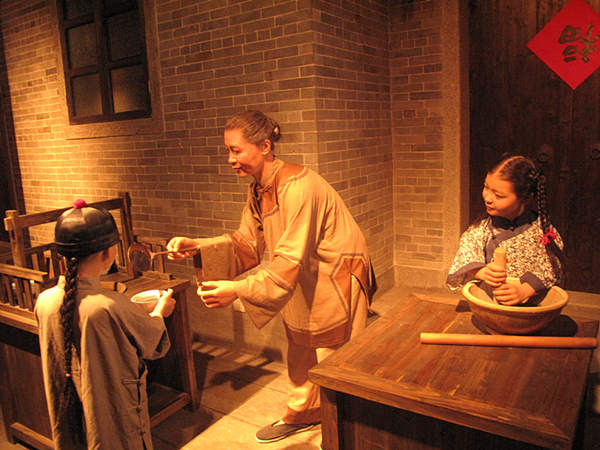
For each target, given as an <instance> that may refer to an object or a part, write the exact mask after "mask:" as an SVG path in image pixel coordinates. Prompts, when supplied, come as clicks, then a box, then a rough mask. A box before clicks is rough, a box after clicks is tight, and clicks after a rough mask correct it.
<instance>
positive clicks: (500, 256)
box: [490, 247, 506, 303]
mask: <svg viewBox="0 0 600 450" xmlns="http://www.w3.org/2000/svg"><path fill="white" fill-rule="evenodd" d="M492 264H493V265H494V266H496V267H498V268H500V269H504V270H506V249H505V248H502V247H496V249H495V250H494V256H492V262H491V263H490V265H492ZM493 300H494V301H495V302H496V303H498V300H496V296H494V297H493Z"/></svg>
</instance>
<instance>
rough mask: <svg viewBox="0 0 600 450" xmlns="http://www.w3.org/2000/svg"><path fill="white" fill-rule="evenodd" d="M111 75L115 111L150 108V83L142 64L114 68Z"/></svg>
mask: <svg viewBox="0 0 600 450" xmlns="http://www.w3.org/2000/svg"><path fill="white" fill-rule="evenodd" d="M110 77H111V82H112V93H113V104H114V108H115V113H120V112H125V111H137V110H149V109H150V106H149V105H150V96H149V94H148V83H147V81H146V77H145V75H144V67H143V66H142V65H138V66H131V67H122V68H120V69H115V70H112V71H111V73H110Z"/></svg>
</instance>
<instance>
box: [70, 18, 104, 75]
mask: <svg viewBox="0 0 600 450" xmlns="http://www.w3.org/2000/svg"><path fill="white" fill-rule="evenodd" d="M67 48H68V52H69V64H70V67H71V68H72V69H74V68H77V67H84V66H88V65H90V64H96V62H97V57H96V27H95V26H94V24H93V23H89V24H87V25H82V26H80V27H74V28H71V29H69V30H68V31H67Z"/></svg>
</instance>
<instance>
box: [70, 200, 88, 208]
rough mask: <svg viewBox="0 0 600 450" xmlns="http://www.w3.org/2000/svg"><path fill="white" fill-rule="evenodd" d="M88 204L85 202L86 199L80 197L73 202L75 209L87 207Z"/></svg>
mask: <svg viewBox="0 0 600 450" xmlns="http://www.w3.org/2000/svg"><path fill="white" fill-rule="evenodd" d="M87 205H88V204H87V203H86V202H85V200H82V199H79V200H75V203H73V208H75V209H81V208H85V207H86V206H87Z"/></svg>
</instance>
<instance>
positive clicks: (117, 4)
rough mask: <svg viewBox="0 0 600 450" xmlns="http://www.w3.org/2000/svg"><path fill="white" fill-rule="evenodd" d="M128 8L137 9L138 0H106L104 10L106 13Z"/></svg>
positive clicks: (103, 3) (103, 5) (103, 4)
mask: <svg viewBox="0 0 600 450" xmlns="http://www.w3.org/2000/svg"><path fill="white" fill-rule="evenodd" d="M128 9H137V2H136V0H104V1H103V2H102V10H103V12H104V15H105V16H107V15H111V14H114V11H126V10H128Z"/></svg>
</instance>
